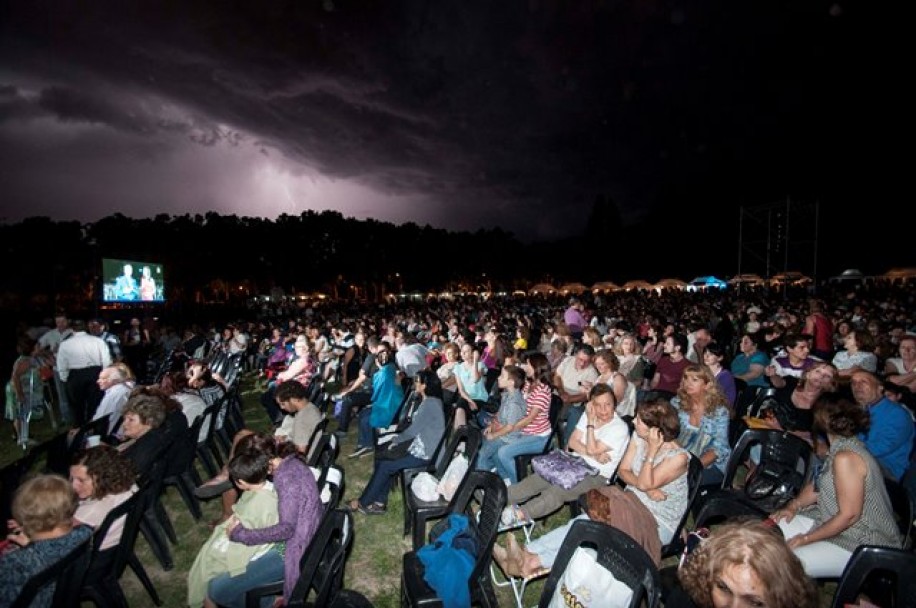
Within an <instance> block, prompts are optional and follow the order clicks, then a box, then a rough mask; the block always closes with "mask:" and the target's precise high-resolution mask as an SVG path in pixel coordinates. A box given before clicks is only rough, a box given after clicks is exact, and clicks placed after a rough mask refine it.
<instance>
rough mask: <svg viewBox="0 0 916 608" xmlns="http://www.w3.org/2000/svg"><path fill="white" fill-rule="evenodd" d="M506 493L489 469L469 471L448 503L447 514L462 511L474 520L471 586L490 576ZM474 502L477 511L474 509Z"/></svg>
mask: <svg viewBox="0 0 916 608" xmlns="http://www.w3.org/2000/svg"><path fill="white" fill-rule="evenodd" d="M508 496H509V492H508V490H507V489H506V484H505V482H504V481H503V480H502V479H500V478H499V475H497V474H496V473H493V472H491V471H477V470H473V469H471V470H469V471H468V472H467V474H466V475H465V476H464V479H463V480H462V482H461V485H460V486H458V489H457V490H456V491H455V495H454V496H453V497H452V500H451V502H449V505H448V513H449V514H451V513H463V514H464V515H467V517H468V519H469V520H471V519H473V520H474V521H476V522H477V543H478V549H477V561H476V562H475V564H474V569H473V570H471V575H470V577H469V578H468V582H469V584H470V585H471V587H472V594H471V595H472V597H473V595H474V593H473V588H474V586H475V584H477V583H478V582H482V581H481V579H482V578H488V577H489V576H490V569H489V566H490V559H491V557H492V552H493V543H494V542H496V534H497V532H498V531H499V526H500V516H501V515H502V512H503V509H504V508H505V507H506V502H507V501H508ZM475 505H476V513H475V512H474V510H475Z"/></svg>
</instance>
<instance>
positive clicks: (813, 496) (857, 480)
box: [770, 372, 901, 578]
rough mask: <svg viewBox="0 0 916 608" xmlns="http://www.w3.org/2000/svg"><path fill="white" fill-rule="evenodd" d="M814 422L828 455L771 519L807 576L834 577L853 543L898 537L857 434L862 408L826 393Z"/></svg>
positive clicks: (877, 472)
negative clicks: (775, 523) (813, 475)
mask: <svg viewBox="0 0 916 608" xmlns="http://www.w3.org/2000/svg"><path fill="white" fill-rule="evenodd" d="M859 373H864V372H859ZM814 424H815V428H816V430H818V431H820V432H823V433H825V434H826V435H827V441H828V443H829V446H830V448H829V451H828V452H827V458H826V460H825V461H824V464H823V466H822V467H821V469H820V472H819V474H818V475H817V477H816V478H814V479H812V480H811V481H810V482H808V484H807V485H805V487H804V488H802V490H801V492H800V493H799V495H798V496H797V497H796V498H793V499H792V500H790V501H789V502H788V503H787V504H786V505H785V506H784V507H783V508H781V509H779V510H777V511H775V512H773V513H772V514H771V515H770V518H771V519H772V520H773V521H775V522H777V524H779V527H780V529H781V530H782V531H783V534H784V535H785V537H786V542H787V543H788V545H789V547H790V548H791V549H792V550H793V551H794V552H795V554H796V555H797V556H798V558H799V559H800V560H801V562H802V565H803V566H804V569H805V572H807V573H808V575H809V576H811V577H813V578H837V577H839V576H840V575H842V574H843V570H844V568H845V567H846V564H847V562H849V558H850V557H852V553H853V551H855V550H856V548H857V547H859V546H861V545H880V546H884V547H897V548H899V547H900V546H901V538H900V533H899V531H898V528H897V523H896V522H895V520H894V511H893V509H892V507H891V501H890V498H889V497H888V495H887V490H886V489H885V485H884V476H883V475H882V473H881V468H880V466H879V465H878V462H877V460H876V459H875V458H874V456H872V454H871V453H869V450H868V449H867V446H866V445H865V444H864V443H862V441H861V440H859V439H858V438H857V437H856V434H857V433H859V432H860V431H862V430H864V429H866V428H867V426H868V414H867V412H865V411H864V410H863V409H862V408H861V407H859V406H858V405H856V404H855V403H853V402H852V401H850V400H848V399H847V398H845V397H843V396H841V395H840V394H838V393H826V394H824V395H822V396H821V397H820V398H819V399H818V400H817V402H816V403H815V405H814Z"/></svg>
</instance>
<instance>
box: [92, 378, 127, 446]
mask: <svg viewBox="0 0 916 608" xmlns="http://www.w3.org/2000/svg"><path fill="white" fill-rule="evenodd" d="M96 383H97V384H98V387H99V390H101V391H102V393H103V395H102V401H101V403H99V407H98V408H96V410H95V415H94V416H93V417H92V419H93V420H98V419H99V418H104V417H106V416H107V417H108V434H109V435H110V434H112V433H113V432H114V430H115V425H116V424H117V423H118V420H119V419H120V418H121V410H122V409H124V404H125V403H127V399H128V398H129V397H130V391H131V390H133V388H134V383H133V382H132V381H130V379H129V378H128V377H127V374H126V373H124V370H123V368H120V367H117V366H115V365H111V366H109V367H106V368H104V369H103V370H102V371H100V372H99V378H98V380H97V381H96Z"/></svg>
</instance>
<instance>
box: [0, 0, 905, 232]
mask: <svg viewBox="0 0 916 608" xmlns="http://www.w3.org/2000/svg"><path fill="white" fill-rule="evenodd" d="M802 4H804V6H802V5H801V4H798V3H785V5H782V4H779V3H775V4H774V3H735V2H719V3H716V2H711V3H686V2H685V3H677V2H676V3H674V4H672V3H670V2H668V3H662V2H654V1H648V2H646V1H641V2H636V1H633V2H626V1H625V2H602V1H598V0H583V1H581V2H562V1H560V0H538V1H528V2H512V1H507V2H475V1H465V0H442V1H441V2H440V1H436V2H420V1H419V0H417V1H396V0H392V1H390V2H363V1H357V0H350V1H346V0H326V1H325V2H320V1H311V0H296V1H293V0H288V1H270V2H262V3H233V4H230V3H223V2H219V3H218V2H209V3H207V2H194V3H189V2H184V1H171V0H169V1H157V2H150V1H146V2H127V3H125V2H109V1H102V0H99V1H97V2H91V3H73V2H61V1H50V0H32V1H18V0H17V1H11V2H6V3H5V5H4V10H5V12H4V14H3V18H2V19H0V196H2V198H3V200H4V201H5V202H4V203H3V205H2V207H0V219H2V220H5V221H16V220H19V219H22V218H24V217H29V216H35V215H47V216H50V217H52V218H54V219H78V220H81V221H94V220H96V219H98V218H100V217H103V216H106V215H109V214H111V213H115V212H120V213H122V214H124V215H127V216H132V217H150V216H153V215H156V214H159V213H166V214H183V213H192V214H194V213H204V212H206V211H210V210H213V211H216V212H219V213H226V214H229V213H234V214H239V215H246V216H258V217H267V218H273V217H276V216H278V215H279V214H283V213H286V214H293V215H298V214H299V213H301V212H303V211H305V210H309V209H311V210H317V211H320V210H324V209H334V210H337V211H340V212H341V213H343V214H344V215H345V216H351V217H356V218H369V217H372V218H375V219H380V220H383V221H391V222H396V223H400V222H405V221H414V222H416V223H418V224H421V225H422V224H426V223H429V224H431V225H433V226H436V227H444V228H449V229H471V230H473V229H477V228H482V227H483V228H487V227H495V226H499V227H502V228H503V229H506V230H509V231H512V232H514V233H515V234H516V235H518V236H519V237H520V238H522V239H523V240H533V239H540V238H554V237H560V236H568V235H574V234H579V233H580V232H581V230H582V227H583V225H584V223H585V220H586V217H587V214H588V212H589V210H590V208H591V205H592V203H593V201H594V200H595V198H596V196H599V195H600V196H610V197H611V198H612V199H613V200H614V201H615V202H616V203H617V205H618V207H619V208H620V210H621V213H622V217H623V219H624V221H625V222H629V221H631V220H638V219H642V218H643V217H645V216H646V214H649V213H651V212H653V210H654V211H655V212H656V213H657V214H658V217H660V218H664V217H666V216H667V215H668V214H667V212H665V211H664V210H665V209H670V208H672V206H678V207H683V206H693V207H696V208H697V210H698V216H701V217H704V218H706V219H707V220H708V221H715V222H721V225H722V226H726V227H727V228H726V230H728V231H732V230H733V229H734V227H735V225H736V224H735V219H734V218H735V217H736V215H737V212H736V209H737V207H738V206H741V205H753V204H760V203H770V202H772V201H773V200H779V199H782V198H784V197H786V196H787V195H790V196H793V197H796V198H800V199H802V200H808V201H814V200H817V201H820V202H821V203H822V205H827V206H828V207H832V208H836V209H839V208H840V205H841V204H842V203H844V202H845V201H846V200H849V199H853V200H862V199H863V197H865V196H866V195H867V196H870V197H871V196H874V195H875V194H876V192H875V188H876V187H878V188H881V187H886V185H887V182H886V181H881V180H877V181H876V180H874V179H873V176H872V174H871V169H873V168H874V167H866V161H868V162H872V163H878V162H879V161H878V159H877V158H876V156H875V155H874V152H873V153H872V154H870V155H866V156H867V158H865V159H864V160H863V154H862V150H863V149H870V148H871V149H873V150H874V149H875V148H872V145H873V143H874V141H873V140H874V139H875V138H876V135H875V134H874V132H873V131H872V129H871V128H870V126H867V125H872V123H879V124H880V123H881V122H882V121H888V122H890V121H891V120H892V119H891V118H890V116H892V113H891V112H887V113H885V112H884V110H885V108H884V107H883V106H882V107H880V108H878V107H877V106H876V102H875V101H874V97H873V91H871V90H868V87H858V86H853V85H851V84H850V83H855V82H859V81H862V79H864V78H869V77H871V76H872V75H873V74H874V73H875V72H874V70H875V69H876V68H875V67H874V65H875V64H873V63H872V62H871V61H869V60H868V58H867V56H866V55H865V53H867V52H870V51H869V49H871V48H874V47H867V48H865V50H863V46H865V45H861V44H858V43H856V44H853V43H852V41H853V40H860V39H861V37H862V36H863V35H864V34H866V33H868V32H869V31H870V30H869V28H870V27H871V24H872V21H870V19H873V18H874V17H875V15H874V14H870V13H867V12H866V3H863V2H852V1H850V2H846V3H843V4H842V5H841V4H837V3H829V2H828V3H819V4H818V3H814V4H811V3H802ZM874 52H878V51H874ZM877 110H881V111H877ZM659 210H662V211H659Z"/></svg>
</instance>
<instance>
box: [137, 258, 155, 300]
mask: <svg viewBox="0 0 916 608" xmlns="http://www.w3.org/2000/svg"><path fill="white" fill-rule="evenodd" d="M140 299H141V300H144V301H147V302H151V301H153V300H155V299H156V281H155V280H154V279H153V276H152V274H151V273H150V269H149V266H144V267H143V270H142V271H141V276H140Z"/></svg>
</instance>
